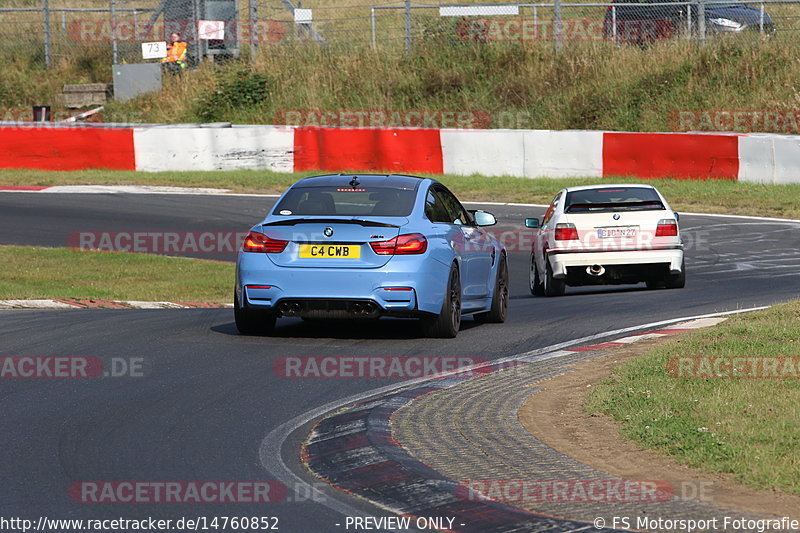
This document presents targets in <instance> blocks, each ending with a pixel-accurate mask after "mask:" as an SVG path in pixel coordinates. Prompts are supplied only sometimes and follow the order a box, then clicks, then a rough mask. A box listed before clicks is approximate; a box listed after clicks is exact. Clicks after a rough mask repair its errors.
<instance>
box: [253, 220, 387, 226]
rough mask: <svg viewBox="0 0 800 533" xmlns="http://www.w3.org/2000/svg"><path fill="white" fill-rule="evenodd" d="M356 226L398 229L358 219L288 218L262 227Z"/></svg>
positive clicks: (384, 223) (381, 223) (382, 223)
mask: <svg viewBox="0 0 800 533" xmlns="http://www.w3.org/2000/svg"><path fill="white" fill-rule="evenodd" d="M314 222H316V223H319V224H357V225H359V226H364V227H366V228H399V227H400V226H398V225H396V224H387V223H386V222H375V221H374V220H361V219H358V218H290V219H287V220H276V221H275V222H267V223H265V224H262V226H296V225H298V224H309V223H314Z"/></svg>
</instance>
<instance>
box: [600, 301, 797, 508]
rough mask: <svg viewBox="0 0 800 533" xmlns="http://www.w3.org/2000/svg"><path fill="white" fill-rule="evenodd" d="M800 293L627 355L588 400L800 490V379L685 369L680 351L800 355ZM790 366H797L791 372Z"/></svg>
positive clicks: (701, 459)
mask: <svg viewBox="0 0 800 533" xmlns="http://www.w3.org/2000/svg"><path fill="white" fill-rule="evenodd" d="M798 319H800V301H794V302H790V303H787V304H782V305H777V306H775V307H773V308H771V309H768V310H765V311H760V312H757V313H751V314H748V315H745V316H741V317H735V318H731V319H729V320H728V321H726V322H724V323H722V324H720V325H718V326H716V327H713V328H709V329H704V330H698V331H695V332H692V333H690V334H688V335H686V336H684V337H683V338H681V339H677V340H672V341H668V342H666V343H665V344H663V345H660V346H659V347H657V348H655V349H653V350H652V351H649V352H647V353H646V354H644V355H642V356H640V357H638V358H637V359H635V360H632V361H630V362H628V363H625V364H623V365H622V366H620V367H619V368H617V369H616V370H615V371H614V373H613V374H612V376H611V377H610V378H608V379H606V380H605V381H603V382H602V383H600V384H599V385H598V386H597V387H596V388H595V389H594V390H593V392H592V393H591V394H590V396H589V399H588V403H587V406H586V409H587V410H588V411H589V412H592V413H605V414H610V415H612V416H613V417H614V418H615V419H617V420H619V421H621V422H622V423H623V425H622V428H623V429H622V431H623V436H624V437H626V438H628V439H631V440H633V441H635V442H638V443H640V444H641V445H643V446H645V447H647V448H653V449H656V450H660V451H662V452H664V453H667V454H669V455H670V456H672V457H674V458H675V459H676V460H677V461H679V462H681V463H684V464H687V465H689V466H691V467H693V468H698V469H700V470H703V471H706V472H714V473H730V474H733V475H734V476H735V477H736V479H737V480H739V481H742V482H744V483H746V484H748V485H750V486H752V487H754V488H757V489H763V490H770V489H779V490H782V491H785V492H788V493H792V494H800V461H798V459H797V456H798V451H800V380H798V379H797V374H800V369H797V368H796V369H795V371H796V372H797V374H794V377H793V378H787V379H775V378H762V379H757V378H748V377H740V378H727V379H719V378H714V379H697V378H680V377H674V376H672V375H668V374H667V373H666V370H665V369H666V368H667V363H668V361H669V359H670V358H671V357H682V356H701V357H709V358H713V357H720V356H721V357H744V358H768V357H776V356H787V357H798V356H800V320H798ZM782 375H791V372H789V373H787V374H782Z"/></svg>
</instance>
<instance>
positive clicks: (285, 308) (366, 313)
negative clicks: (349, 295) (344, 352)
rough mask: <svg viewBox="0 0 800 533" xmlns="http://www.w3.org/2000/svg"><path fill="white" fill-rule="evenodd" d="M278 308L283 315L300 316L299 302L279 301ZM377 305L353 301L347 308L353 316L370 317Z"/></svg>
mask: <svg viewBox="0 0 800 533" xmlns="http://www.w3.org/2000/svg"><path fill="white" fill-rule="evenodd" d="M278 310H279V311H280V313H281V315H283V316H300V315H301V314H302V313H303V304H302V303H300V302H281V303H280V304H278ZM379 310H380V309H379V307H378V306H377V305H376V304H374V303H372V302H355V303H353V304H352V305H350V306H349V307H348V309H347V313H348V314H350V315H351V316H353V317H356V318H358V317H372V316H376V315H377V314H378V312H379Z"/></svg>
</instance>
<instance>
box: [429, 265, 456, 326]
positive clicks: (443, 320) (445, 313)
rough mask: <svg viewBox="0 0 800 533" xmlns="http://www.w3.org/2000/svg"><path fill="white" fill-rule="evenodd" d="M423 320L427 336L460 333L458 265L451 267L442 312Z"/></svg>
mask: <svg viewBox="0 0 800 533" xmlns="http://www.w3.org/2000/svg"><path fill="white" fill-rule="evenodd" d="M421 322H422V324H421V325H422V332H423V334H424V335H425V336H426V337H430V338H437V339H452V338H455V336H456V335H458V329H459V328H460V327H461V279H460V278H459V275H458V268H457V267H456V265H453V266H452V267H450V276H448V278H447V290H446V291H445V295H444V302H442V310H441V312H440V313H439V314H438V315H436V316H434V317H425V318H423V319H422V320H421Z"/></svg>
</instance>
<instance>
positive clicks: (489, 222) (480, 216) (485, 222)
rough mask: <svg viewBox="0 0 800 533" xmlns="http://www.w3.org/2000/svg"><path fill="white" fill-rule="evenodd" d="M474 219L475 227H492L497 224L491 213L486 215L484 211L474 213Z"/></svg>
mask: <svg viewBox="0 0 800 533" xmlns="http://www.w3.org/2000/svg"><path fill="white" fill-rule="evenodd" d="M473 216H474V217H475V225H476V226H494V225H495V224H497V219H496V218H495V216H494V215H493V214H491V213H487V212H486V211H475V213H474V214H473Z"/></svg>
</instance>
